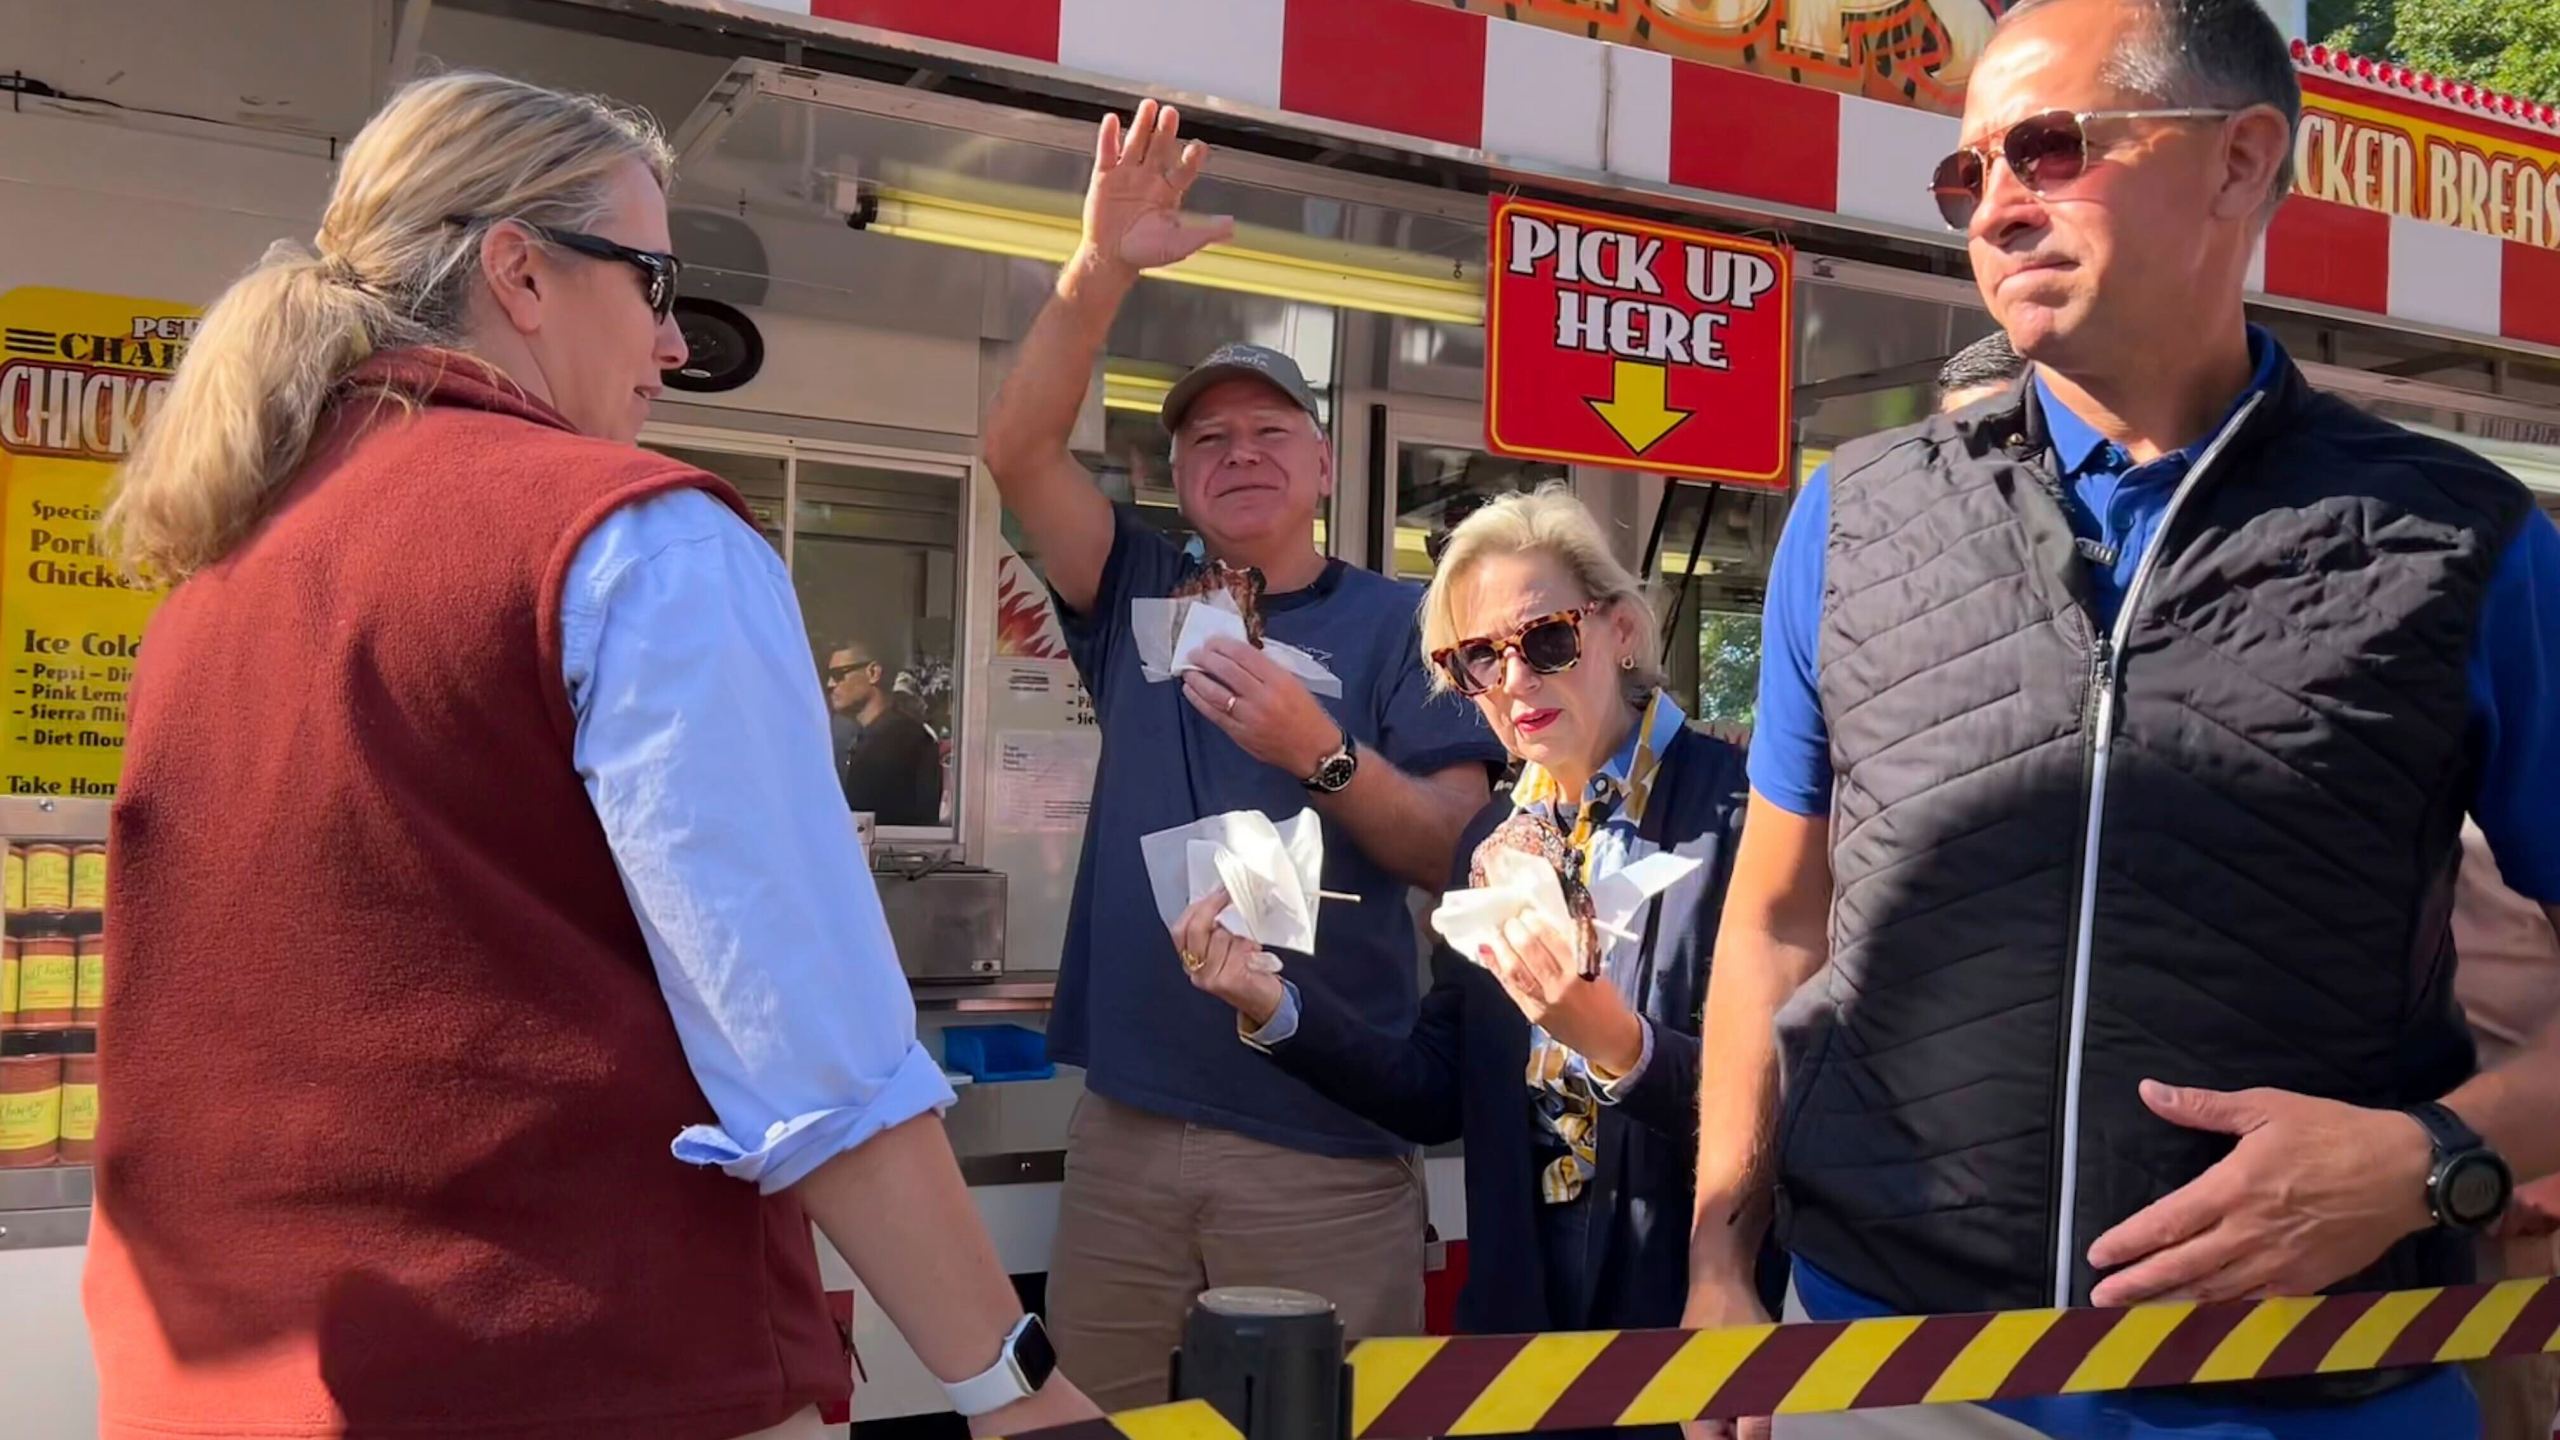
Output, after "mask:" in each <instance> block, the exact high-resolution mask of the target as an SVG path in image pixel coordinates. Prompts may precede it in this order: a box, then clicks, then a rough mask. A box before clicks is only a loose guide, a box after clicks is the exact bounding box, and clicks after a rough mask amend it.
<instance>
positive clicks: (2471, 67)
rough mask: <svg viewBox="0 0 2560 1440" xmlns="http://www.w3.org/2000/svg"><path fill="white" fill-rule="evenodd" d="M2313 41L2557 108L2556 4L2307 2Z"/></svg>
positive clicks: (2548, 0) (2559, 9) (2559, 13)
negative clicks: (2484, 86) (2315, 39)
mask: <svg viewBox="0 0 2560 1440" xmlns="http://www.w3.org/2000/svg"><path fill="white" fill-rule="evenodd" d="M2310 30H2311V33H2312V35H2313V36H2315V37H2317V38H2318V39H2320V40H2321V41H2322V42H2324V43H2326V44H2328V45H2331V46H2334V47H2336V48H2338V49H2342V50H2347V51H2351V52H2353V53H2354V54H2358V55H2370V56H2372V57H2374V58H2375V59H2378V60H2396V61H2398V62H2400V63H2401V64H2403V65H2413V66H2415V67H2417V68H2418V69H2420V70H2425V71H2429V72H2431V73H2433V74H2437V75H2444V76H2449V77H2451V78H2453V79H2456V80H2468V81H2470V82H2471V83H2473V84H2475V85H2486V86H2488V87H2489V88H2491V89H2493V90H2503V91H2505V92H2507V93H2508V94H2511V95H2520V96H2523V97H2525V98H2527V99H2530V100H2541V101H2546V102H2551V103H2555V104H2560V0H2311V24H2310Z"/></svg>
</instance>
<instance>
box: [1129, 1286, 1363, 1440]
mask: <svg viewBox="0 0 2560 1440" xmlns="http://www.w3.org/2000/svg"><path fill="white" fill-rule="evenodd" d="M1342 1353H1343V1351H1342V1320H1341V1318H1340V1317H1339V1316H1337V1315H1335V1314H1334V1313H1333V1302H1331V1301H1329V1300H1327V1299H1325V1298H1324V1297H1322V1296H1320V1295H1310V1294H1307V1293H1306V1292H1305V1291H1303V1290H1268V1289H1256V1288H1245V1287H1238V1288H1234V1289H1227V1290H1212V1291H1209V1292H1208V1293H1207V1294H1205V1295H1202V1296H1201V1297H1200V1298H1199V1299H1198V1300H1197V1301H1195V1302H1194V1303H1193V1304H1192V1307H1191V1314H1190V1316H1189V1318H1188V1319H1186V1320H1185V1321H1184V1322H1183V1326H1182V1348H1181V1349H1180V1350H1177V1351H1175V1352H1174V1355H1173V1398H1174V1399H1176V1400H1206V1401H1208V1402H1209V1403H1210V1404H1211V1405H1212V1406H1215V1407H1216V1408H1217V1411H1218V1413H1219V1414H1221V1415H1224V1416H1226V1417H1227V1420H1228V1421H1229V1423H1231V1424H1233V1425H1234V1426H1235V1427H1236V1428H1237V1429H1238V1430H1241V1431H1243V1432H1244V1435H1245V1440H1351V1375H1350V1371H1349V1369H1348V1368H1347V1367H1346V1366H1345V1365H1344V1364H1343V1361H1342Z"/></svg>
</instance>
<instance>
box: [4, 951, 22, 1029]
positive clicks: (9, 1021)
mask: <svg viewBox="0 0 2560 1440" xmlns="http://www.w3.org/2000/svg"><path fill="white" fill-rule="evenodd" d="M17 1023H18V942H17V941H15V940H0V1030H7V1029H11V1028H13V1027H15V1026H16V1025H17Z"/></svg>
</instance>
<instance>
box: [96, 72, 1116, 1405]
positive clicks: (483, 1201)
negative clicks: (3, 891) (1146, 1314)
mask: <svg viewBox="0 0 2560 1440" xmlns="http://www.w3.org/2000/svg"><path fill="white" fill-rule="evenodd" d="M670 164H671V157H670V154H669V151H668V149H667V146H666V145H665V143H664V141H663V140H661V139H660V137H659V136H658V134H657V133H656V132H655V130H654V129H652V128H651V127H650V126H649V124H648V123H647V122H646V121H645V120H643V119H641V118H639V117H637V116H635V115H632V114H628V113H625V112H622V111H619V110H616V109H613V108H610V107H608V106H607V105H605V104H604V103H602V102H599V101H595V100H590V99H587V98H584V97H579V96H572V95H565V94H561V93H557V92H554V91H549V90H544V89H540V88H537V87H534V86H531V85H525V84H520V83H517V82H514V81H511V80H505V79H500V78H497V77H493V76H487V75H477V74H469V73H455V74H447V75H443V76H439V77H436V78H433V79H429V80H424V81H420V82H418V83H416V84H413V85H410V86H408V87H406V88H404V89H403V90H401V91H400V92H399V93H398V94H397V95H396V96H395V97H393V99H392V100H391V101H390V102H389V103H388V104H387V105H386V106H385V108H384V109H383V111H382V112H381V113H380V114H379V115H377V116H376V117H375V118H374V119H373V120H372V121H371V122H370V123H369V124H368V125H367V126H366V127H365V128H364V130H363V131H362V132H361V133H360V134H359V135H357V137H356V138H355V140H354V141H353V143H352V145H351V146H350V147H349V148H348V150H347V151H346V154H345V158H344V160H343V162H342V164H341V166H340V169H339V173H338V176H337V178H336V182H335V184H334V186H333V188H332V190H331V192H330V195H329V198H328V203H327V208H326V210H325V211H324V212H323V214H322V216H321V220H320V228H319V231H318V234H317V236H316V237H315V238H314V240H313V242H312V244H311V245H310V247H308V248H305V247H302V246H298V245H280V246H278V247H277V248H276V249H275V250H273V251H271V252H270V253H269V255H268V256H267V258H266V259H265V260H264V261H262V262H261V263H260V264H259V265H258V266H257V268H255V269H254V270H252V271H251V272H250V273H249V274H248V275H247V276H245V277H244V278H242V279H241V280H240V281H239V282H238V283H236V284H235V285H234V286H233V287H232V288H231V289H230V290H229V291H228V292H227V293H225V294H224V295H223V296H222V298H221V299H220V300H219V301H218V302H216V304H215V305H214V306H213V308H212V309H211V311H210V312H208V314H207V315H206V317H205V320H204V324H203V327H202V329H201V331H200V333H199V334H198V335H197V336H196V339H195V341H194V343H193V345H192V346H191V347H190V348H189V351H188V354H187V357H186V360H185V362H184V364H183V365H182V366H181V367H180V368H179V370H178V372H177V378H176V382H175V384H174V386H173V388H172V390H171V392H170V394H169V396H168V398H167V401H166V403H165V406H164V407H163V408H162V409H161V411H160V412H159V414H158V415H157V417H156V418H155V420H154V421H153V423H152V425H151V427H150V429H149V430H148V432H147V433H146V435H145V436H144V439H143V443H142V448H141V450H140V453H138V454H137V455H136V457H135V458H134V460H133V461H132V463H131V464H130V466H129V467H128V468H127V469H126V470H125V471H124V472H123V474H122V476H121V478H120V480H119V481H118V483H117V486H116V490H115V493H114V496H113V499H112V501H111V504H110V507H109V511H108V515H107V520H106V524H107V529H108V533H109V535H110V536H111V539H112V543H113V544H114V546H115V547H116V550H117V553H118V554H119V555H120V556H121V557H122V558H123V559H124V560H125V561H126V562H127V563H128V564H129V565H131V566H132V567H133V568H134V569H135V570H137V571H138V572H139V573H141V574H144V575H148V576H150V577H153V578H155V579H159V580H163V581H168V582H173V583H174V585H175V589H174V590H173V591H172V592H171V593H170V595H169V597H168V599H167V600H166V602H165V603H163V604H162V605H161V607H160V608H159V610H158V612H157V614H156V615H155V617H154V618H153V620H152V622H151V625H150V629H149V632H148V642H147V643H146V644H145V646H144V647H143V652H142V658H141V660H140V665H139V674H138V676H137V677H136V680H135V684H134V696H133V710H132V719H131V728H130V731H129V734H128V738H127V741H126V747H125V769H124V774H123V781H122V785H121V788H120V790H119V791H118V794H117V797H116V803H115V807H114V812H113V820H112V842H111V843H112V845H113V854H114V861H115V865H116V875H115V895H116V906H117V916H116V924H115V928H114V930H113V931H112V932H111V935H112V939H111V941H110V944H111V953H110V955H109V961H108V974H109V977H110V979H109V984H110V987H111V989H110V995H109V1000H110V1004H111V1007H112V1010H113V1013H114V1016H115V1021H114V1025H113V1027H112V1029H111V1030H110V1032H109V1042H108V1044H107V1046H106V1047H105V1053H104V1055H103V1056H102V1066H101V1068H102V1071H103V1078H104V1088H105V1090H106V1091H107V1092H108V1093H109V1094H110V1095H111V1096H112V1099H111V1100H110V1101H109V1103H108V1106H107V1113H106V1120H105V1124H104V1127H103V1129H102V1131H101V1133H100V1135H99V1137H98V1170H97V1208H96V1214H95V1222H94V1228H93V1232H92V1234H91V1238H90V1248H89V1261H88V1264H89V1268H88V1275H87V1308H88V1315H89V1320H90V1328H91V1333H92V1340H93V1345H94V1348H95V1351H96V1355H97V1362H98V1376H99V1407H100V1422H101V1434H102V1435H104V1436H107V1437H110V1440H114V1437H141V1436H166V1435H174V1434H190V1435H198V1434H224V1435H244V1436H245V1435H259V1436H284V1435H294V1436H313V1435H337V1434H368V1435H385V1434H400V1435H410V1436H420V1437H433V1436H456V1437H459V1436H485V1435H492V1434H498V1433H504V1434H506V1435H509V1436H513V1437H519V1440H548V1437H557V1440H591V1437H593V1436H597V1435H606V1434H610V1435H617V1436H637V1437H658V1440H722V1437H730V1436H741V1435H747V1434H750V1433H752V1434H755V1435H759V1436H768V1435H769V1436H789V1437H814V1436H817V1435H819V1434H821V1433H822V1430H821V1426H820V1423H819V1420H818V1413H819V1408H820V1407H822V1406H825V1405H828V1404H831V1403H841V1402H843V1401H844V1400H845V1398H846V1396H847V1393H848V1389H849V1386H848V1381H849V1377H850V1366H849V1363H848V1356H847V1350H846V1338H845V1337H844V1335H843V1334H842V1333H841V1332H840V1331H839V1330H838V1328H837V1325H836V1322H835V1320H834V1319H833V1318H832V1316H831V1314H830V1311H829V1308H828V1301H827V1297H826V1294H825V1293H824V1290H823V1288H822V1285H821V1281H820V1276H819V1270H818V1262H817V1256H816V1253H815V1248H814V1245H813V1242H812V1238H811V1235H810V1230H809V1226H810V1222H811V1221H812V1220H814V1221H815V1222H816V1224H817V1225H818V1227H819V1228H820V1229H823V1230H824V1231H825V1232H826V1234H827V1238H828V1239H829V1240H830V1241H832V1242H833V1243H834V1245H835V1247H836V1249H837V1250H838V1251H840V1252H841V1253H842V1254H843V1255H844V1257H845V1258H846V1259H847V1260H848V1261H850V1262H851V1264H852V1267H853V1270H854V1272H855V1274H857V1275H858V1276H860V1277H861V1279H862V1281H863V1283H864V1285H865V1286H866V1287H867V1288H868V1290H869V1291H870V1293H871V1294H872V1295H873V1296H874V1297H876V1298H877V1300H878V1301H879V1303H880V1305H881V1307H882V1308H883V1310H884V1311H886V1313H887V1314H888V1316H889V1318H890V1319H891V1320H892V1321H893V1322H894V1323H895V1324H896V1325H897V1326H898V1328H899V1330H900V1331H901V1333H902V1334H903V1335H904V1336H905V1338H906V1340H907V1341H908V1342H909V1344H911V1345H912V1346H913V1347H914V1349H915V1351H916V1353H917V1354H918V1356H919V1357H920V1358H921V1359H922V1360H923V1362H924V1364H925V1366H926V1367H927V1368H928V1369H930V1370H931V1371H932V1372H933V1373H935V1374H936V1375H938V1376H940V1377H942V1378H943V1379H944V1381H945V1382H946V1383H947V1384H949V1385H950V1386H951V1394H952V1400H953V1404H954V1405H955V1407H956V1408H958V1409H960V1410H961V1411H963V1412H964V1413H967V1414H969V1415H971V1416H972V1417H973V1423H974V1424H975V1425H976V1426H978V1427H979V1428H980V1429H982V1430H997V1431H1003V1432H1008V1433H1018V1432H1020V1431H1023V1430H1027V1429H1031V1428H1035V1427H1038V1426H1040V1425H1043V1424H1051V1423H1057V1422H1060V1421H1064V1420H1068V1419H1073V1418H1079V1417H1086V1416H1090V1415H1092V1414H1094V1413H1095V1412H1094V1410H1093V1407H1092V1405H1091V1403H1090V1402H1089V1401H1087V1400H1085V1399H1084V1397H1083V1396H1082V1395H1080V1394H1079V1393H1078V1392H1077V1391H1076V1390H1075V1388H1074V1387H1073V1386H1072V1385H1070V1384H1069V1383H1068V1382H1067V1381H1066V1380H1065V1379H1064V1377H1063V1376H1059V1375H1056V1374H1054V1373H1053V1366H1052V1364H1051V1361H1050V1357H1049V1354H1048V1350H1047V1342H1046V1340H1045V1337H1044V1335H1043V1334H1042V1332H1041V1331H1040V1330H1039V1328H1038V1326H1037V1324H1036V1322H1033V1321H1030V1320H1028V1319H1027V1318H1026V1317H1025V1316H1024V1314H1023V1311H1022V1307H1021V1304H1020V1302H1019V1301H1018V1300H1017V1298H1016V1296H1015V1292H1014V1289H1013V1286H1012V1283H1011V1282H1010V1280H1009V1279H1008V1278H1007V1276H1006V1274H1005V1271H1004V1270H1003V1268H1002V1267H1001V1266H1000V1265H998V1263H997V1262H996V1258H995V1254H994V1251H993V1247H992V1245H991V1244H990V1242H989V1240H988V1237H987V1236H986V1234H985V1232H984V1231H983V1229H982V1228H981V1226H980V1223H979V1220H978V1217H977V1211H976V1209H975V1208H974V1207H973V1206H971V1205H970V1203H969V1200H968V1194H967V1190H966V1188H965V1186H964V1184H963V1182H962V1180H961V1176H960V1172H959V1167H958V1165H957V1163H956V1162H955V1160H954V1159H953V1157H952V1153H951V1149H950V1146H949V1143H948V1141H947V1140H946V1138H945V1136H944V1133H943V1130H942V1126H941V1122H940V1119H939V1111H940V1110H941V1109H942V1108H943V1107H944V1106H945V1105H947V1104H948V1103H949V1101H950V1099H951V1091H950V1090H949V1088H948V1086H947V1085H946V1083H945V1081H944V1079H943V1076H942V1073H941V1069H940V1067H939V1066H938V1065H937V1064H936V1063H935V1062H934V1060H933V1059H932V1058H931V1057H930V1056H928V1055H927V1054H926V1053H925V1052H924V1051H923V1050H922V1049H921V1048H920V1047H919V1046H918V1045H917V1043H916V1036H915V1020H914V1013H913V1009H912V1006H911V1003H910V1001H909V999H908V996H907V992H906V989H905V986H904V982H903V978H902V976H901V974H900V971H899V968H898V965H897V962H896V958H895V956H894V955H893V954H892V953H891V948H890V941H889V936H888V933H887V929H886V926H885V924H884V923H883V921H882V918H881V912H880V905H879V899H878V896H877V895H876V894H875V893H874V891H873V889H872V887H871V885H870V884H869V882H868V881H867V879H866V878H865V876H866V875H867V873H868V872H867V870H866V867H865V866H864V865H863V863H862V856H861V854H860V852H859V850H858V848H857V844H856V839H855V835H854V831H853V827H851V826H849V825H847V824H846V823H845V818H844V809H843V805H842V802H841V800H840V798H839V794H838V792H837V790H836V787H835V786H834V785H833V783H831V782H832V777H831V776H830V774H829V768H828V760H827V750H826V745H827V727H826V715H825V710H824V708H823V707H822V705H821V704H820V703H819V698H818V696H817V693H816V689H815V687H814V686H813V685H812V684H811V681H812V680H813V679H814V678H815V676H814V674H813V667H812V666H811V664H810V652H809V649H808V644H807V641H806V639H805V638H804V637H805V635H806V631H805V629H804V628H803V624H802V618H801V615H800V612H799V607H798V604H797V602H796V601H795V599H794V597H793V592H792V587H791V580H790V577H789V576H788V575H787V574H786V573H785V572H784V570H783V568H782V566H781V563H780V561H779V559H778V558H777V557H776V556H775V554H774V552H773V550H772V548H771V547H770V546H769V545H767V544H766V543H765V542H764V540H763V539H762V538H761V537H760V536H759V535H758V534H757V532H756V529H755V527H754V523H753V522H752V520H751V519H750V518H749V512H748V511H747V509H746V507H745V505H744V504H743V502H742V501H741V500H740V499H739V497H738V496H737V494H736V493H735V492H734V491H732V490H731V489H729V487H728V486H727V485H725V484H724V483H723V482H721V481H720V480H718V479H716V478H714V477H713V476H711V475H708V474H705V473H703V472H702V471H699V470H696V469H694V468H692V467H690V466H687V465H684V464H681V463H679V462H677V461H674V460H671V459H668V458H666V457H663V456H660V455H656V454H653V453H651V452H649V451H646V450H643V449H640V448H638V447H637V446H636V445H635V444H634V443H633V440H634V438H635V437H636V436H637V434H638V433H639V430H640V427H641V424H642V422H643V421H644V420H645V419H646V417H647V415H648V413H649V408H650V404H651V401H652V400H653V399H654V398H655V397H656V395H657V392H658V388H659V385H660V379H659V377H660V375H661V373H662V372H663V371H665V370H666V369H668V368H670V367H673V366H675V365H677V364H679V363H681V362H682V359H683V357H684V353H685V349H684V342H683V340H682V338H681V337H680V335H679V334H678V332H677V328H676V325H675V323H674V321H673V319H672V318H671V313H672V304H673V301H674V298H675V288H676V281H677V277H678V267H677V262H676V260H675V258H674V257H673V256H672V255H670V254H669V253H668V244H669V241H668V227H667V199H666V189H667V184H668V181H669V170H670ZM670 1142H674V1143H673V1153H671V1151H670ZM724 1172H725V1173H724Z"/></svg>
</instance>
